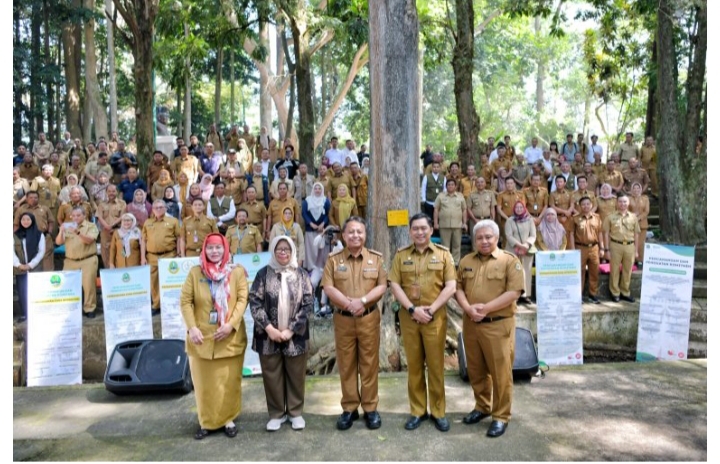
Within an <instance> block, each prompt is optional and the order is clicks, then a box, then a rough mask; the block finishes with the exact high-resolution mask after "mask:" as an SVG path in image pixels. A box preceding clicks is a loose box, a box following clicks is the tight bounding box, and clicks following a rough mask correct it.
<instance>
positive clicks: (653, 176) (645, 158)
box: [631, 135, 659, 196]
mask: <svg viewBox="0 0 720 464" xmlns="http://www.w3.org/2000/svg"><path fill="white" fill-rule="evenodd" d="M640 163H641V164H642V168H643V169H645V170H646V171H647V173H648V176H649V177H650V190H651V191H652V194H653V195H655V196H657V195H658V193H659V190H658V180H657V150H656V149H655V140H654V139H653V138H652V136H650V135H648V136H647V137H645V143H644V144H643V146H642V147H641V148H640ZM631 185H632V184H631Z"/></svg>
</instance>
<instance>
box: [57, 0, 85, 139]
mask: <svg viewBox="0 0 720 464" xmlns="http://www.w3.org/2000/svg"><path fill="white" fill-rule="evenodd" d="M81 8H82V0H72V4H71V7H69V8H67V9H66V11H65V15H66V16H65V17H64V18H63V19H64V21H63V28H62V42H63V53H64V56H63V65H64V70H65V87H66V91H65V114H66V118H67V124H66V129H67V130H68V131H69V132H70V134H72V136H73V137H79V136H80V135H81V134H82V122H81V120H80V108H81V101H80V66H79V65H78V62H79V59H80V56H79V54H78V48H79V46H80V45H81V44H79V43H78V33H79V32H80V30H79V26H78V22H79V19H78V15H77V14H76V12H77V11H79V10H80V9H81Z"/></svg>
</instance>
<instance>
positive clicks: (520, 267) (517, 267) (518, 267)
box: [515, 261, 522, 271]
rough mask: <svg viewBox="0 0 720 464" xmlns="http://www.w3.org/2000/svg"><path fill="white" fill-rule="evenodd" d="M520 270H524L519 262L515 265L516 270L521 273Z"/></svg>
mask: <svg viewBox="0 0 720 464" xmlns="http://www.w3.org/2000/svg"><path fill="white" fill-rule="evenodd" d="M520 269H522V266H521V265H520V262H519V261H518V262H516V263H515V270H516V271H519V270H520Z"/></svg>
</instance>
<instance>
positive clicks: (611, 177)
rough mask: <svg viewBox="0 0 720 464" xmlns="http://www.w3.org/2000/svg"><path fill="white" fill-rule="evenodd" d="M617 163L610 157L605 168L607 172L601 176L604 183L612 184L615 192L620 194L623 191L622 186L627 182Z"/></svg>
mask: <svg viewBox="0 0 720 464" xmlns="http://www.w3.org/2000/svg"><path fill="white" fill-rule="evenodd" d="M616 167H617V166H616V163H615V160H614V159H609V160H608V162H607V166H606V169H605V173H604V174H603V175H602V176H601V179H602V183H601V185H602V184H610V187H612V190H613V193H614V194H616V195H618V194H620V192H621V191H622V187H623V185H624V184H625V180H624V179H623V175H622V174H621V173H620V171H618V170H617V169H616Z"/></svg>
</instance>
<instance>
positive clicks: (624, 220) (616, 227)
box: [603, 211, 640, 242]
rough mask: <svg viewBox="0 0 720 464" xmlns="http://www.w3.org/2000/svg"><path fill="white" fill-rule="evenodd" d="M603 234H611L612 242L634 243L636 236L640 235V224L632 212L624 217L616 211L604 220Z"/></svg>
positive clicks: (626, 213)
mask: <svg viewBox="0 0 720 464" xmlns="http://www.w3.org/2000/svg"><path fill="white" fill-rule="evenodd" d="M603 232H609V233H610V240H615V241H618V242H632V241H633V240H635V234H639V233H640V222H639V221H638V219H637V216H635V215H634V214H633V213H631V212H630V211H626V212H625V214H624V215H623V214H621V213H620V211H615V212H614V213H612V214H611V215H610V216H608V217H606V218H605V220H603Z"/></svg>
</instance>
